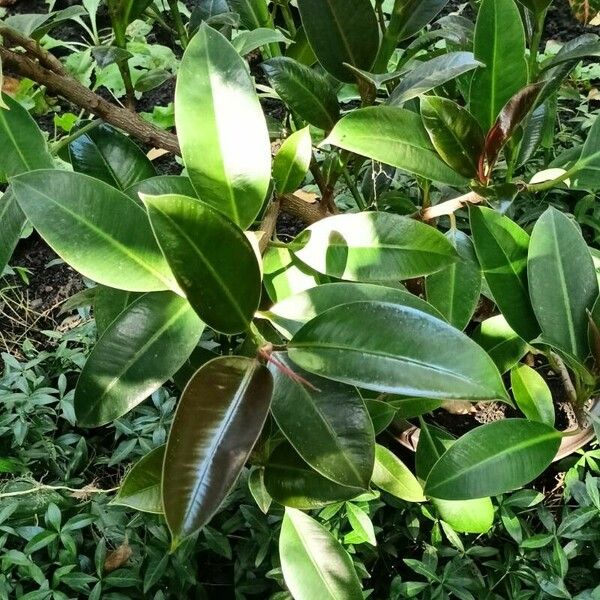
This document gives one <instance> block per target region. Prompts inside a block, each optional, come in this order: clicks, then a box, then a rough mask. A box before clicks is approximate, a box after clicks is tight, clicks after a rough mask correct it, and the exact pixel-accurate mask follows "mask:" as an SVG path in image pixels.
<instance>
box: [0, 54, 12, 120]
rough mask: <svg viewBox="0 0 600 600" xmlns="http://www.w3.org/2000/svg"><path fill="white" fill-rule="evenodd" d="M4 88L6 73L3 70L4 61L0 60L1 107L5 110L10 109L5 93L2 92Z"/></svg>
mask: <svg viewBox="0 0 600 600" xmlns="http://www.w3.org/2000/svg"><path fill="white" fill-rule="evenodd" d="M3 89H4V73H3V70H2V61H1V60H0V109H4V110H10V109H9V107H8V104H6V101H5V100H4V94H3V93H2V92H1V90H3Z"/></svg>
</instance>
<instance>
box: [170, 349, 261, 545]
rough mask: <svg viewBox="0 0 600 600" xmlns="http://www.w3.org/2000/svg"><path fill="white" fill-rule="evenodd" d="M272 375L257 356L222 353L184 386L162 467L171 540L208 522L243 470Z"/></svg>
mask: <svg viewBox="0 0 600 600" xmlns="http://www.w3.org/2000/svg"><path fill="white" fill-rule="evenodd" d="M272 390H273V381H272V377H271V374H270V373H269V370H268V369H267V368H266V367H265V366H263V365H261V364H259V363H258V362H257V361H256V360H254V359H250V358H244V357H240V356H228V357H219V358H216V359H214V360H212V361H210V362H208V363H206V364H205V365H204V366H203V367H201V368H200V369H199V370H198V371H197V372H196V374H195V375H194V376H193V377H192V379H191V380H190V381H189V383H188V385H187V387H186V388H185V390H184V391H183V394H182V396H181V400H180V401H179V405H178V407H177V412H176V414H175V419H174V421H173V425H172V426H171V431H170V433H169V439H168V441H167V448H166V450H165V462H164V467H163V479H162V489H163V498H162V500H163V506H164V510H165V517H166V519H167V524H168V526H169V529H170V530H171V534H172V536H173V546H177V545H178V543H179V542H180V541H181V540H182V539H183V538H185V537H187V536H189V535H191V534H192V533H194V532H195V531H197V530H198V529H200V528H201V527H202V526H203V525H205V524H206V523H207V522H208V521H209V520H210V518H211V517H212V516H213V514H214V513H215V511H216V510H217V509H218V508H219V506H220V504H221V502H222V501H223V500H224V499H225V496H226V495H227V494H228V492H229V490H230V489H231V487H232V486H233V484H234V483H235V481H236V480H237V478H238V475H239V474H240V471H241V470H242V468H243V466H244V464H245V462H246V460H247V458H248V456H249V454H250V452H251V450H252V448H253V446H254V444H255V443H256V440H257V439H258V436H259V434H260V432H261V430H262V427H263V424H264V422H265V419H266V418H267V413H268V411H269V404H270V402H271V393H272Z"/></svg>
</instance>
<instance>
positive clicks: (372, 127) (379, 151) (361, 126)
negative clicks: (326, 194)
mask: <svg viewBox="0 0 600 600" xmlns="http://www.w3.org/2000/svg"><path fill="white" fill-rule="evenodd" d="M323 143H324V144H331V145H332V146H339V147H340V148H343V149H344V150H349V151H350V152H355V153H356V154H360V155H362V156H366V157H367V158H372V159H374V160H378V161H380V162H382V163H385V164H388V165H392V166H393V167H398V168H399V169H402V170H404V171H408V172H409V173H413V174H415V175H419V176H420V177H424V178H425V179H430V180H432V181H437V182H439V183H445V184H448V185H456V186H460V185H464V184H466V183H467V180H466V179H465V178H463V177H462V176H461V175H459V174H458V173H456V172H454V171H453V170H452V169H451V168H450V167H449V166H448V165H447V164H446V163H445V162H444V161H442V159H441V158H440V157H439V156H438V154H437V152H436V150H435V148H434V147H433V145H432V143H431V141H430V139H429V135H428V134H427V130H426V129H425V127H424V126H423V123H422V121H421V118H420V117H419V115H418V114H416V113H414V112H411V111H409V110H406V109H404V108H398V107H396V106H376V107H369V108H363V109H359V110H355V111H352V112H350V113H348V114H347V115H346V116H345V117H344V118H343V119H342V120H341V121H339V123H338V124H337V125H336V126H335V127H334V129H333V131H332V132H331V134H330V135H329V137H328V138H327V139H326V140H325V141H324V142H323Z"/></svg>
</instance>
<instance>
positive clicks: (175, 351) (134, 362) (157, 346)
mask: <svg viewBox="0 0 600 600" xmlns="http://www.w3.org/2000/svg"><path fill="white" fill-rule="evenodd" d="M203 328H204V325H203V323H202V322H201V321H200V319H198V317H197V316H196V314H195V313H194V311H193V310H192V308H191V306H190V305H189V304H188V302H187V301H186V300H185V299H183V298H181V297H179V296H177V295H175V294H173V293H172V292H159V293H155V294H145V295H143V296H142V297H140V298H138V299H137V300H136V301H135V302H133V303H132V304H130V305H129V306H128V307H127V309H126V310H125V311H123V312H122V313H121V314H120V315H119V316H118V317H117V318H116V319H115V320H114V321H113V322H112V323H111V324H110V326H109V327H108V329H107V330H106V331H105V332H104V334H103V335H102V337H101V338H100V340H99V341H98V343H97V344H96V346H94V349H93V350H92V353H91V354H90V356H89V358H88V360H87V362H86V363H85V366H84V368H83V371H82V372H81V375H80V376H79V380H78V382H77V387H76V389H75V414H76V416H77V421H78V423H79V424H80V425H81V426H83V427H99V426H100V425H104V424H106V423H110V422H111V421H113V420H115V419H118V418H119V417H121V416H123V415H124V414H126V413H127V412H129V411H130V410H131V409H132V408H133V407H134V406H137V405H138V404H139V403H140V402H142V401H143V400H145V399H146V398H147V397H148V396H150V394H152V393H153V392H154V391H156V390H157V389H158V388H159V387H160V386H161V385H163V383H165V381H167V380H168V379H169V378H170V377H172V376H173V374H174V373H175V372H176V371H177V370H178V369H179V368H180V367H181V365H183V363H184V362H185V360H186V359H187V357H188V356H189V355H190V353H191V352H192V350H193V349H194V347H195V346H196V344H197V343H198V340H199V339H200V335H201V334H202V330H203Z"/></svg>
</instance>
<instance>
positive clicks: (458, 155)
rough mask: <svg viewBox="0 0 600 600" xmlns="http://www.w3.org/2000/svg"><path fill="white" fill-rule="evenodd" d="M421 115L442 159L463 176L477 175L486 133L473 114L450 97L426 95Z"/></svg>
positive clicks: (422, 101)
mask: <svg viewBox="0 0 600 600" xmlns="http://www.w3.org/2000/svg"><path fill="white" fill-rule="evenodd" d="M421 118H422V119H423V124H424V125H425V129H427V133H428V134H429V138H430V139H431V143H432V144H433V146H434V147H435V149H436V150H437V152H438V154H439V155H440V156H441V157H442V159H443V160H444V161H445V162H446V163H447V164H448V165H449V166H450V167H452V168H453V169H454V170H455V171H456V172H457V173H460V174H461V175H463V176H464V177H468V178H470V179H472V178H474V177H476V176H477V172H478V164H479V157H480V156H481V153H482V152H483V145H484V135H483V131H482V129H481V126H480V125H479V123H478V122H477V121H476V120H475V118H474V117H473V116H472V115H471V113H470V112H469V111H468V110H467V109H466V108H463V107H462V106H459V105H458V104H456V103H455V102H453V101H452V100H448V99H447V98H440V97H437V96H425V97H424V98H421Z"/></svg>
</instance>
